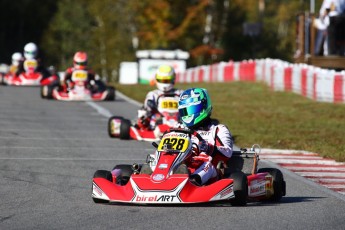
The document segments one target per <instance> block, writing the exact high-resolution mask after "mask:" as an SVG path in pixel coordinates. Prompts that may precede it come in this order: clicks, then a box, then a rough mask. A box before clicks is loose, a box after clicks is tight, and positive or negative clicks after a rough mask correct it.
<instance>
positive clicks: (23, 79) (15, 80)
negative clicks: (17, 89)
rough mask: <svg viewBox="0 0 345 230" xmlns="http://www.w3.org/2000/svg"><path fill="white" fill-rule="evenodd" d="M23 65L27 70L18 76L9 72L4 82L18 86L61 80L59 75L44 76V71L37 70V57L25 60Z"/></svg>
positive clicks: (44, 83)
mask: <svg viewBox="0 0 345 230" xmlns="http://www.w3.org/2000/svg"><path fill="white" fill-rule="evenodd" d="M23 65H24V70H25V72H23V73H21V74H19V75H18V76H13V75H12V74H10V73H8V74H6V75H5V76H4V77H3V79H2V83H3V84H5V85H16V86H41V85H49V84H52V83H53V82H55V81H58V80H59V78H58V76H57V75H51V76H49V77H46V78H44V77H43V74H42V73H40V72H37V71H36V69H37V66H38V63H37V60H35V59H30V60H25V61H24V64H23Z"/></svg>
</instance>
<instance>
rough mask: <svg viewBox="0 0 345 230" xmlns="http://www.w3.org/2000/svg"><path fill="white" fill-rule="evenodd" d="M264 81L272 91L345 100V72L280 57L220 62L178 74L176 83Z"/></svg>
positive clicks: (330, 99) (321, 98) (331, 100)
mask: <svg viewBox="0 0 345 230" xmlns="http://www.w3.org/2000/svg"><path fill="white" fill-rule="evenodd" d="M229 81H263V82H265V83H266V84H267V85H269V86H270V87H271V88H272V89H273V90H279V91H292V92H294V93H297V94H300V95H302V96H304V97H308V98H310V99H313V100H317V101H323V102H335V103H345V71H342V72H336V71H334V70H327V69H321V68H318V67H315V66H310V65H306V64H292V63H288V62H286V61H282V60H277V59H270V58H266V59H258V60H244V61H241V62H233V61H230V62H220V63H215V64H212V65H203V66H197V67H193V68H189V69H187V70H186V71H185V72H183V73H178V74H177V76H176V82H179V83H186V82H187V83H193V82H229Z"/></svg>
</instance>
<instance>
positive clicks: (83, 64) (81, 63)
mask: <svg viewBox="0 0 345 230" xmlns="http://www.w3.org/2000/svg"><path fill="white" fill-rule="evenodd" d="M74 64H76V65H80V66H86V62H78V61H76V62H74Z"/></svg>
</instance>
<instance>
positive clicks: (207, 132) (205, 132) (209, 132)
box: [198, 131, 211, 136]
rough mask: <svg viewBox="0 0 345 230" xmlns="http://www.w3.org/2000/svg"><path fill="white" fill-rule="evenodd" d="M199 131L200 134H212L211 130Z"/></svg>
mask: <svg viewBox="0 0 345 230" xmlns="http://www.w3.org/2000/svg"><path fill="white" fill-rule="evenodd" d="M198 133H199V134H200V136H208V135H210V134H211V131H198Z"/></svg>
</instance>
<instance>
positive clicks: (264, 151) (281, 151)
mask: <svg viewBox="0 0 345 230" xmlns="http://www.w3.org/2000/svg"><path fill="white" fill-rule="evenodd" d="M274 153H276V154H304V155H318V154H317V153H312V152H308V151H304V150H288V149H261V153H260V155H261V154H274Z"/></svg>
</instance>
